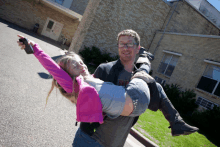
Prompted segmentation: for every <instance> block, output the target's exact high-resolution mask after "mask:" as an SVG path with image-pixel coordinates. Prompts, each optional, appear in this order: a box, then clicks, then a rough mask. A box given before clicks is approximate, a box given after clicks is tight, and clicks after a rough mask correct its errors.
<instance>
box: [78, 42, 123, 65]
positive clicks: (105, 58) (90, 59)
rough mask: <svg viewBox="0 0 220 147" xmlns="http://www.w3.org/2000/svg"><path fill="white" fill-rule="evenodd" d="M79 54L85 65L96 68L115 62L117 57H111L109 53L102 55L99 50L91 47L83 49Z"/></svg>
mask: <svg viewBox="0 0 220 147" xmlns="http://www.w3.org/2000/svg"><path fill="white" fill-rule="evenodd" d="M79 54H80V55H81V56H82V57H83V58H84V62H85V64H87V65H88V64H89V65H92V66H94V68H97V67H98V66H99V65H100V64H101V63H106V62H110V61H114V60H117V59H118V58H119V57H118V56H116V57H111V56H110V53H102V52H101V51H100V49H99V48H97V47H95V46H92V48H91V49H90V48H89V47H86V46H85V48H84V50H82V51H80V52H79Z"/></svg>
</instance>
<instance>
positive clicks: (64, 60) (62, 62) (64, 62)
mask: <svg viewBox="0 0 220 147" xmlns="http://www.w3.org/2000/svg"><path fill="white" fill-rule="evenodd" d="M77 57H80V56H79V55H77V54H76V53H74V52H67V53H66V55H64V56H62V57H60V58H59V59H58V60H57V61H56V62H57V64H58V65H59V66H60V67H61V68H62V69H63V70H64V71H65V72H66V73H68V74H69V75H70V73H69V72H68V68H69V67H68V66H69V65H68V63H69V62H70V61H72V60H75V59H76V58H77ZM80 58H81V57H80ZM70 77H71V78H72V79H73V85H74V84H75V83H76V77H75V76H74V75H70ZM54 87H56V88H58V89H59V91H60V93H61V94H62V95H63V96H64V97H66V98H67V99H72V98H73V100H71V101H72V102H73V103H75V104H76V100H77V97H78V93H75V92H74V86H73V92H72V93H67V92H66V91H65V90H64V89H63V88H62V87H61V86H60V85H59V83H58V82H57V81H56V80H55V79H54V78H53V81H52V86H51V89H50V91H49V92H48V95H47V98H46V105H47V101H48V98H49V96H50V94H51V92H52V91H53V89H54Z"/></svg>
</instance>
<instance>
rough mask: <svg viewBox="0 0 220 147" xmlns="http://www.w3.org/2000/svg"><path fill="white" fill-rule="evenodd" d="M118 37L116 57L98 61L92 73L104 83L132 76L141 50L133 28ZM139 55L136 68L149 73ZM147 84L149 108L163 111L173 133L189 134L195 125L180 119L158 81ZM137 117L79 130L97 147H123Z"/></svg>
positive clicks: (120, 81) (84, 125)
mask: <svg viewBox="0 0 220 147" xmlns="http://www.w3.org/2000/svg"><path fill="white" fill-rule="evenodd" d="M117 40H118V52H119V57H120V58H119V60H117V61H113V62H109V63H104V64H101V65H100V66H99V67H98V68H97V69H96V71H95V73H94V76H95V77H96V78H99V79H101V80H103V81H106V82H113V83H114V84H116V85H122V86H126V85H127V84H128V83H129V81H130V79H131V76H132V75H133V70H134V67H135V66H134V62H135V57H136V55H137V54H138V53H139V50H140V48H139V45H140V37H139V35H138V34H137V33H136V32H135V31H133V30H124V31H122V32H120V33H119V34H118V38H117ZM140 56H141V57H140V58H139V59H138V61H137V63H139V64H141V67H140V69H139V70H146V72H149V70H150V63H149V60H148V59H147V55H146V53H145V52H144V51H143V50H142V53H141V54H140ZM148 86H149V88H150V93H151V100H150V105H149V107H148V108H149V109H150V110H153V111H157V110H158V109H160V110H161V111H162V112H163V114H164V116H165V117H166V119H167V120H168V121H169V122H170V125H171V129H172V135H173V136H178V135H184V134H186V133H185V132H187V133H188V134H190V133H192V132H195V131H197V130H198V128H196V127H191V126H189V125H187V124H186V123H185V122H184V121H183V120H182V118H181V117H180V116H179V113H178V112H177V111H176V110H175V109H174V107H173V105H172V104H171V103H170V101H169V99H168V98H167V96H166V94H165V93H164V91H163V89H162V87H161V86H160V85H159V84H158V83H157V84H156V83H155V82H153V83H148ZM137 119H138V117H128V116H119V117H117V118H116V119H110V118H108V117H106V118H105V119H104V123H103V124H101V125H99V124H97V123H93V124H90V123H81V124H80V130H82V133H85V134H86V135H89V136H90V137H91V138H92V139H94V140H95V141H97V142H96V143H97V144H96V145H97V146H104V147H123V146H124V143H125V141H126V138H127V136H128V133H129V132H130V129H131V127H132V126H133V125H134V124H135V123H136V121H137ZM94 130H95V131H94ZM85 134H84V135H85ZM94 140H91V141H94ZM93 146H94V144H93Z"/></svg>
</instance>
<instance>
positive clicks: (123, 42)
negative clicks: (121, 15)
mask: <svg viewBox="0 0 220 147" xmlns="http://www.w3.org/2000/svg"><path fill="white" fill-rule="evenodd" d="M118 52H119V56H120V59H121V61H122V62H129V61H134V60H135V56H136V54H137V53H138V52H139V47H138V46H137V45H136V42H135V40H134V38H133V37H132V36H120V38H119V40H118Z"/></svg>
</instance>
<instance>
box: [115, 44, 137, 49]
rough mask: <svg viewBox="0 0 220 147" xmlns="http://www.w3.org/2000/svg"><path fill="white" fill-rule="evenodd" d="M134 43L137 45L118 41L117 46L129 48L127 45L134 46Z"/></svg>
mask: <svg viewBox="0 0 220 147" xmlns="http://www.w3.org/2000/svg"><path fill="white" fill-rule="evenodd" d="M134 45H137V43H126V44H124V43H118V47H125V46H127V47H128V48H129V47H134Z"/></svg>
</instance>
